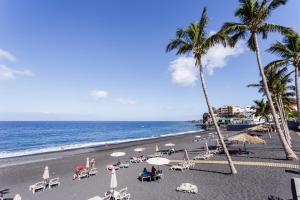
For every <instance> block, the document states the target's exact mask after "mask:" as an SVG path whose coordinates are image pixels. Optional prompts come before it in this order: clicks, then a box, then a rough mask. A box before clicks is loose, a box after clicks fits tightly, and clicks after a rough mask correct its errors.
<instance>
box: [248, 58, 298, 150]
mask: <svg viewBox="0 0 300 200" xmlns="http://www.w3.org/2000/svg"><path fill="white" fill-rule="evenodd" d="M273 63H274V62H271V63H270V64H269V65H267V66H266V70H265V74H266V78H267V83H268V87H269V91H270V93H271V97H272V100H273V102H275V105H276V108H277V111H278V114H279V116H280V118H281V122H282V128H283V131H284V135H285V138H286V140H287V142H288V144H289V145H291V141H290V139H291V138H290V133H289V129H288V126H287V119H286V114H285V113H286V111H285V106H284V103H283V102H284V101H283V99H285V101H287V100H289V99H290V97H293V96H294V95H295V94H294V92H293V89H294V87H293V86H291V85H289V84H290V83H291V81H292V79H291V78H290V75H291V73H287V68H282V69H280V70H279V68H278V67H272V66H273ZM248 87H257V88H258V89H259V90H258V91H259V92H260V93H263V94H264V95H265V91H264V87H263V83H262V81H260V82H259V83H258V84H250V85H248Z"/></svg>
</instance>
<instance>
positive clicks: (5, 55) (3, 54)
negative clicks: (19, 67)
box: [0, 49, 17, 62]
mask: <svg viewBox="0 0 300 200" xmlns="http://www.w3.org/2000/svg"><path fill="white" fill-rule="evenodd" d="M0 59H2V60H8V61H11V62H14V61H16V60H17V58H16V57H15V56H14V55H13V54H11V53H10V52H8V51H5V50H3V49H0Z"/></svg>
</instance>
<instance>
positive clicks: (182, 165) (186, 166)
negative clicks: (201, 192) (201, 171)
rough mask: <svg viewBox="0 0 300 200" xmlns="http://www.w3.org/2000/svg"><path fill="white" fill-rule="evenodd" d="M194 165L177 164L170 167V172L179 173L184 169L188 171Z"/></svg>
mask: <svg viewBox="0 0 300 200" xmlns="http://www.w3.org/2000/svg"><path fill="white" fill-rule="evenodd" d="M194 165H195V163H193V162H183V163H178V164H177V165H172V166H171V167H170V170H179V171H184V170H186V169H190V168H191V167H193V166H194Z"/></svg>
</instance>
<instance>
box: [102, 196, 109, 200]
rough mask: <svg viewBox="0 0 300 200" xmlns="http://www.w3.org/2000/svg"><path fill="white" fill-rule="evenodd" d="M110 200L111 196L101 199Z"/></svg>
mask: <svg viewBox="0 0 300 200" xmlns="http://www.w3.org/2000/svg"><path fill="white" fill-rule="evenodd" d="M110 199H111V196H110V195H108V196H105V197H103V198H102V200H110Z"/></svg>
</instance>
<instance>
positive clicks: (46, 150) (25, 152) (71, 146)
mask: <svg viewBox="0 0 300 200" xmlns="http://www.w3.org/2000/svg"><path fill="white" fill-rule="evenodd" d="M196 132H199V131H185V132H177V133H169V134H162V135H159V136H151V137H146V138H131V139H120V140H111V141H102V142H87V143H78V144H68V145H62V146H52V147H46V148H39V149H28V150H22V151H10V152H8V151H1V152H0V159H5V158H12V157H21V156H29V155H35V154H42V153H52V152H60V151H66V150H75V149H81V148H91V147H99V146H105V145H110V144H119V143H125V142H134V141H141V140H149V139H155V138H162V137H169V136H176V135H184V134H191V133H196Z"/></svg>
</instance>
